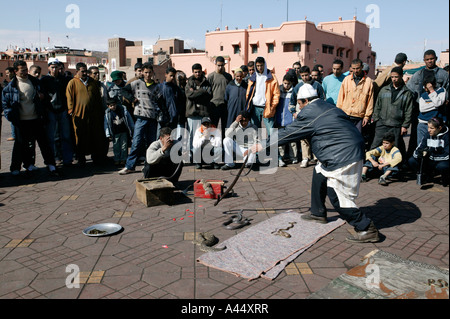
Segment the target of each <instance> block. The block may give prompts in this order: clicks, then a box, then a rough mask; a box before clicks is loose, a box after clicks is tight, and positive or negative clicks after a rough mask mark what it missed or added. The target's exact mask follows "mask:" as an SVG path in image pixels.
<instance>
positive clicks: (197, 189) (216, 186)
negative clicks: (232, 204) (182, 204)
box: [194, 179, 225, 199]
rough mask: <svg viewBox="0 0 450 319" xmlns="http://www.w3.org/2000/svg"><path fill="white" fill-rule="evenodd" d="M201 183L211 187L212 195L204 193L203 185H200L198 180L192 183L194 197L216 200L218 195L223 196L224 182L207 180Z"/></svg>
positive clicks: (200, 182) (200, 181)
mask: <svg viewBox="0 0 450 319" xmlns="http://www.w3.org/2000/svg"><path fill="white" fill-rule="evenodd" d="M203 182H204V183H209V184H210V185H211V188H212V190H213V192H214V194H209V193H207V192H205V188H204V184H203V183H202V180H200V179H199V180H196V181H195V183H194V197H200V198H210V199H217V197H218V196H219V195H222V194H223V185H224V184H225V182H224V181H221V180H211V179H207V180H204V181H203Z"/></svg>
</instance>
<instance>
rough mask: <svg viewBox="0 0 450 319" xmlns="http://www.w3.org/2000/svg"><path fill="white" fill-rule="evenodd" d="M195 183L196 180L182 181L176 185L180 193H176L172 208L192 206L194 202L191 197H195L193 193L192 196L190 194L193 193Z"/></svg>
mask: <svg viewBox="0 0 450 319" xmlns="http://www.w3.org/2000/svg"><path fill="white" fill-rule="evenodd" d="M194 183H195V180H181V181H178V182H176V183H174V186H175V187H176V189H177V190H178V191H176V192H174V202H173V205H172V206H174V205H181V204H190V203H192V202H193V201H192V198H191V197H190V195H192V196H193V193H192V194H190V193H189V192H190V191H191V192H193V188H194V187H193V185H194Z"/></svg>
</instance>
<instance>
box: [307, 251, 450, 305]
mask: <svg viewBox="0 0 450 319" xmlns="http://www.w3.org/2000/svg"><path fill="white" fill-rule="evenodd" d="M309 298H310V299H448V298H449V294H448V269H447V270H445V269H441V268H438V267H435V266H432V265H428V264H424V263H420V262H416V261H411V260H406V259H403V258H400V257H399V256H397V255H394V254H391V253H387V252H384V251H378V250H375V251H373V252H372V253H370V254H369V255H368V256H366V258H365V259H364V260H363V261H362V262H361V263H360V264H359V265H358V266H356V267H355V268H353V269H350V270H349V271H347V272H346V273H345V274H343V275H341V276H339V277H338V278H336V279H334V280H333V281H332V282H330V283H329V284H328V285H327V286H326V287H325V288H323V289H321V290H320V291H318V292H316V293H314V294H312V295H310V296H309Z"/></svg>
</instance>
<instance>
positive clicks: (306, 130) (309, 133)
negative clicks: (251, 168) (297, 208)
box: [244, 84, 379, 243]
mask: <svg viewBox="0 0 450 319" xmlns="http://www.w3.org/2000/svg"><path fill="white" fill-rule="evenodd" d="M297 99H298V100H299V105H300V108H301V111H300V112H299V115H298V116H297V118H296V120H295V121H294V122H293V123H292V124H291V125H289V126H287V127H286V128H284V129H281V130H278V140H277V141H268V142H267V143H268V145H270V144H273V143H278V145H284V144H286V143H289V142H293V141H297V140H300V139H310V141H311V148H312V152H313V153H314V154H315V155H316V156H317V158H318V160H319V163H318V164H317V166H316V167H315V168H314V172H313V179H312V186H311V209H310V213H309V214H305V215H302V218H303V219H305V220H308V221H312V222H317V223H327V209H326V207H325V199H326V196H327V195H328V197H329V199H330V201H331V203H332V205H333V207H334V208H335V209H336V210H337V211H338V212H339V214H340V215H341V216H342V218H343V219H345V220H346V221H347V222H348V223H349V224H350V225H352V226H353V227H354V228H355V231H356V233H355V235H354V236H352V237H349V238H347V241H350V242H353V243H367V242H377V241H378V240H379V233H378V230H377V229H376V227H375V225H374V224H373V222H372V221H371V220H370V219H369V218H368V217H367V216H366V215H365V214H364V213H363V212H362V211H361V210H360V209H359V208H358V207H357V206H356V204H355V200H356V198H357V196H358V193H359V184H360V179H361V173H362V167H363V159H364V139H363V137H362V135H361V133H360V132H359V131H358V129H357V128H356V127H355V126H354V125H353V124H352V122H351V121H350V119H349V117H348V116H347V115H346V114H345V113H344V112H343V111H342V110H341V109H338V108H337V107H335V106H334V105H332V104H330V103H327V102H326V101H324V100H322V99H320V98H319V97H318V93H317V91H316V90H315V89H314V88H313V87H312V86H311V85H310V84H304V85H303V86H302V87H301V88H300V90H299V91H298V96H297ZM267 147H269V146H267ZM263 149H264V148H263V146H262V145H261V144H257V145H256V146H254V147H252V151H253V152H257V151H261V150H263ZM244 155H246V154H244Z"/></svg>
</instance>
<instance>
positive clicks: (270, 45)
mask: <svg viewBox="0 0 450 319" xmlns="http://www.w3.org/2000/svg"><path fill="white" fill-rule="evenodd" d="M274 51H275V46H274V45H273V43H268V44H267V52H268V53H273V52H274Z"/></svg>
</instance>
